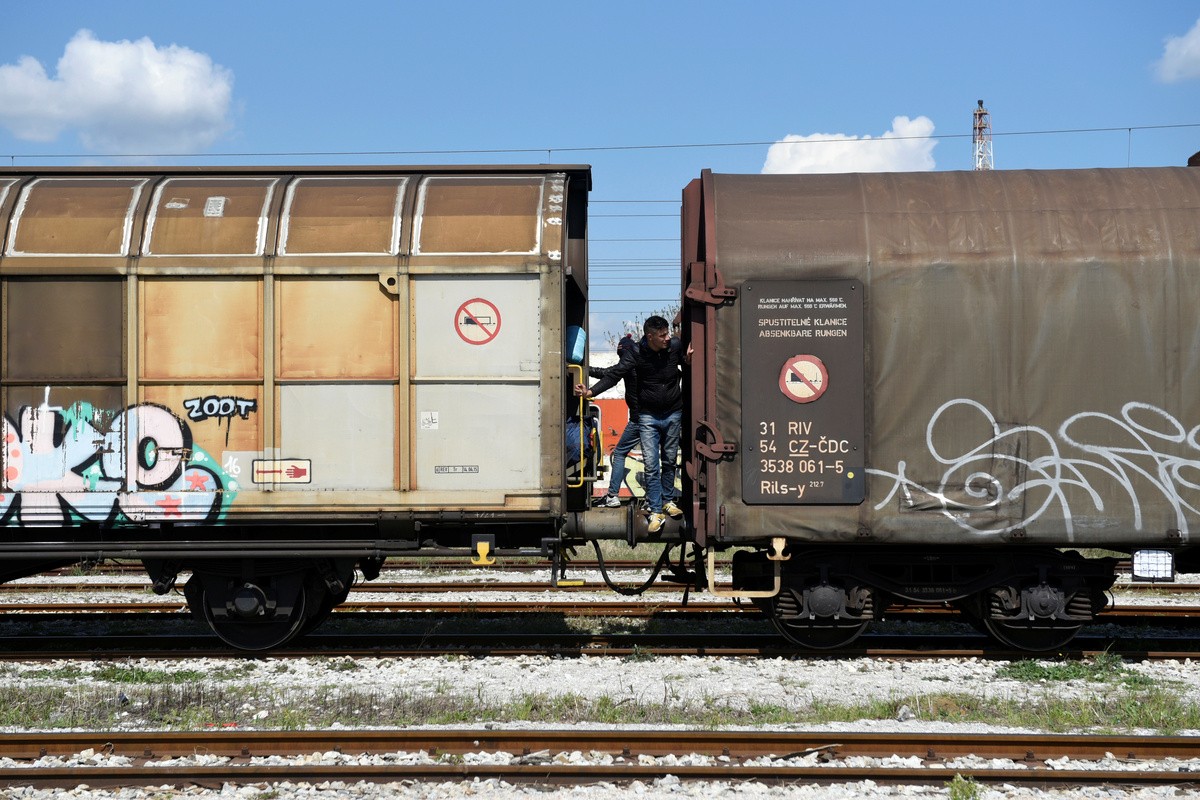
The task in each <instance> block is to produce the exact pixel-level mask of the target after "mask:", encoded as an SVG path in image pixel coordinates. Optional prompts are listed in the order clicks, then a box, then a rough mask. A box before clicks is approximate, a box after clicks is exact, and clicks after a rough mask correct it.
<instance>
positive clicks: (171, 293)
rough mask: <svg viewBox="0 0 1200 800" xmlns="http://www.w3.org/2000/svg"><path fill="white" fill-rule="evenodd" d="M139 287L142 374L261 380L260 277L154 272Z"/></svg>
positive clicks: (157, 377) (152, 377) (149, 376)
mask: <svg viewBox="0 0 1200 800" xmlns="http://www.w3.org/2000/svg"><path fill="white" fill-rule="evenodd" d="M139 287H140V289H141V300H140V305H139V309H138V311H139V314H140V323H141V324H140V328H139V330H140V339H141V358H142V361H141V365H140V369H139V374H140V375H141V377H142V378H145V379H148V380H171V381H174V380H187V381H199V380H209V381H219V380H230V379H243V380H262V376H263V364H262V356H263V347H262V337H263V289H262V281H260V280H256V279H252V278H251V279H246V278H228V279H225V278H196V277H188V278H155V279H152V280H144V281H141V282H140V284H139Z"/></svg>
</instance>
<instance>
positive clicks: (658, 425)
mask: <svg viewBox="0 0 1200 800" xmlns="http://www.w3.org/2000/svg"><path fill="white" fill-rule="evenodd" d="M638 422H639V423H640V425H639V427H641V429H642V460H643V461H644V462H645V464H646V506H647V508H649V510H650V513H651V514H661V513H662V510H663V503H665V502H667V501H668V500H674V499H675V459H677V458H678V457H679V431H680V429H681V428H682V427H683V412H682V411H673V412H671V413H669V414H639V415H638Z"/></svg>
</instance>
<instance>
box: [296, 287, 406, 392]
mask: <svg viewBox="0 0 1200 800" xmlns="http://www.w3.org/2000/svg"><path fill="white" fill-rule="evenodd" d="M277 285H278V291H279V302H278V305H277V306H276V313H277V314H278V318H279V324H278V331H277V336H278V351H277V352H278V363H277V365H276V374H277V376H278V378H279V379H280V380H347V379H352V378H358V379H362V378H370V379H377V380H395V379H396V377H397V374H396V372H397V362H396V359H397V352H396V351H397V345H398V343H399V332H398V322H397V318H396V299H395V297H393V296H392V295H390V294H388V293H387V292H386V291H385V290H384V289H383V287H382V286H380V284H379V281H378V280H377V279H376V277H375V276H366V277H363V276H353V277H351V276H342V277H328V278H306V279H302V278H286V279H280V280H279V281H278V283H277Z"/></svg>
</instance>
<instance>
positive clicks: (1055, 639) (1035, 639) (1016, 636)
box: [983, 618, 1083, 653]
mask: <svg viewBox="0 0 1200 800" xmlns="http://www.w3.org/2000/svg"><path fill="white" fill-rule="evenodd" d="M983 626H984V627H985V628H986V629H987V632H988V633H989V634H991V636H992V638H994V639H995V640H996V641H998V642H1000V643H1001V644H1006V645H1008V646H1009V647H1013V648H1016V649H1017V650H1028V651H1030V652H1034V653H1039V652H1044V651H1046V650H1057V649H1058V648H1060V647H1065V646H1066V645H1067V644H1068V643H1070V641H1071V640H1072V639H1074V638H1075V634H1077V633H1079V629H1080V628H1082V627H1083V626H1082V625H1061V626H1060V625H1039V626H1033V625H1029V624H1028V623H1021V622H1006V621H1004V620H1000V619H987V618H984V619H983Z"/></svg>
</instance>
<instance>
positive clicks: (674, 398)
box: [592, 337, 683, 415]
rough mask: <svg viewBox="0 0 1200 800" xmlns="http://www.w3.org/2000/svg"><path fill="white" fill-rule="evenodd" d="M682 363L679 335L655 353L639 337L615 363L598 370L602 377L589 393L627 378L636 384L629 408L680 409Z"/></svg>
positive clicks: (662, 411) (639, 410) (644, 410)
mask: <svg viewBox="0 0 1200 800" xmlns="http://www.w3.org/2000/svg"><path fill="white" fill-rule="evenodd" d="M682 365H683V345H682V344H681V343H680V341H679V339H672V340H671V343H670V345H669V346H668V347H667V349H666V350H663V351H661V352H658V353H656V352H654V351H653V350H651V349H650V345H648V344H646V338H645V337H642V340H641V341H640V342H638V343H637V346H636V347H631V348H629V349H627V350H625V352H623V353H621V359H620V361H618V362H617V364H616V366H614V367H609V368H608V369H606V370H603V371H602V374H603V377H602V378H600V380H599V381H597V382H596V384H595V385H594V386H592V394H593V395H597V394H600V393H601V392H604V391H607V390H608V389H611V388H612V387H614V386H616V385H617V381H619V380H621V379H623V378H631V379H632V380H633V381H634V383H635V387H636V391H635V400H634V403H633V404H631V405H630V410H631V411H633V412H637V413H640V414H660V415H661V414H670V413H671V412H673V411H680V410H682V409H683V390H682V389H681V388H680V386H679V379H680V375H681V373H680V367H681V366H682ZM628 389H629V384H628V383H627V384H626V390H627V391H628Z"/></svg>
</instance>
